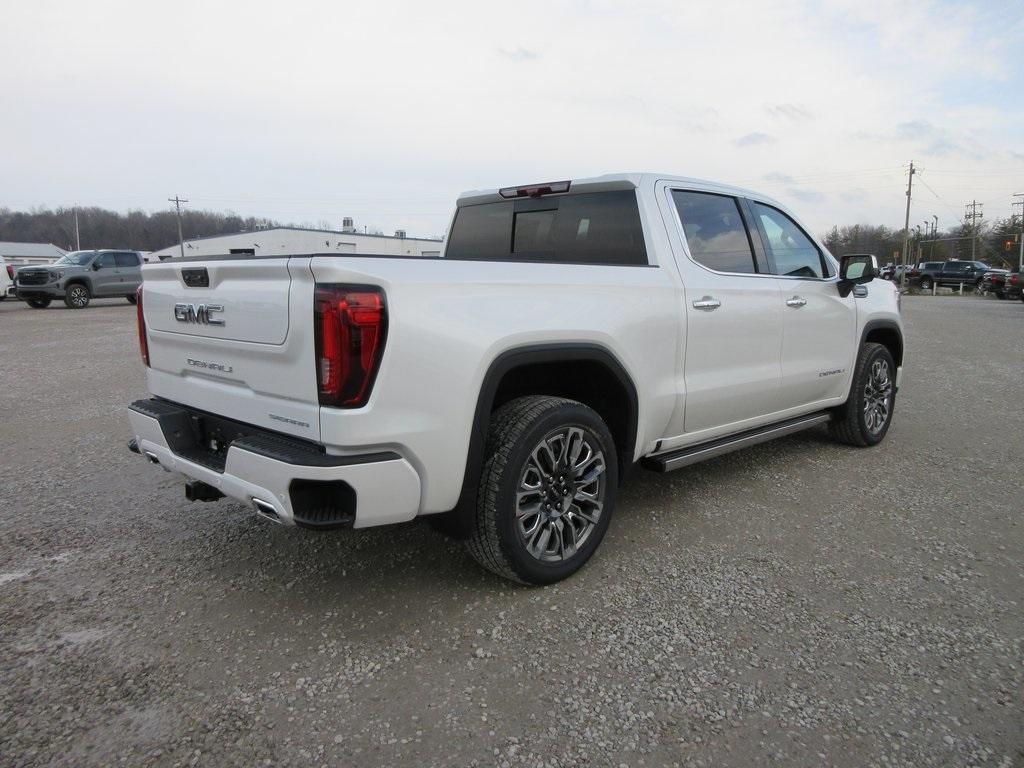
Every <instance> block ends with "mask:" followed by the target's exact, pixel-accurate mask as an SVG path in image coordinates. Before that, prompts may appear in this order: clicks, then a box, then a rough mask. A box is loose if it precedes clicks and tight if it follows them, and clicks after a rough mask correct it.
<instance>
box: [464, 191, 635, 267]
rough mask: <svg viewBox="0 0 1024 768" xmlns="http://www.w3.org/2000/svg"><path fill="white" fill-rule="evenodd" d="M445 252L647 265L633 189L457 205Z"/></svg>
mask: <svg viewBox="0 0 1024 768" xmlns="http://www.w3.org/2000/svg"><path fill="white" fill-rule="evenodd" d="M445 255H446V257H447V258H449V259H472V260H483V261H546V262H557V263H561V264H618V265H645V264H647V249H646V246H645V245H644V234H643V227H642V226H641V224H640V210H639V208H638V206H637V200H636V192H635V191H633V190H623V191H613V192H593V193H585V194H578V195H571V194H570V195H559V196H557V197H541V198H538V199H532V198H530V199H522V200H507V201H501V202H494V203H482V204H480V205H467V206H463V207H461V208H459V209H458V212H457V213H456V215H455V221H454V222H453V224H452V232H451V236H450V237H449V240H448V248H447V250H446V254H445Z"/></svg>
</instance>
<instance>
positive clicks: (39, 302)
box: [25, 299, 51, 309]
mask: <svg viewBox="0 0 1024 768" xmlns="http://www.w3.org/2000/svg"><path fill="white" fill-rule="evenodd" d="M25 301H26V302H27V303H28V305H29V306H30V307H32V309H46V308H47V307H48V306H50V301H51V300H50V299H25Z"/></svg>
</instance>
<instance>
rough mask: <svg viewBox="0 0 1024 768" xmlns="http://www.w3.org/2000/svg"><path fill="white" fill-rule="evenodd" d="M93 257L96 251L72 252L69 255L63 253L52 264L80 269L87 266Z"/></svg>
mask: <svg viewBox="0 0 1024 768" xmlns="http://www.w3.org/2000/svg"><path fill="white" fill-rule="evenodd" d="M95 255H96V251H72V252H71V253H65V254H64V255H63V256H61V257H60V258H59V259H57V261H55V262H53V263H54V264H63V265H65V266H74V267H82V266H85V265H86V264H88V263H89V262H90V261H91V260H92V257H93V256H95Z"/></svg>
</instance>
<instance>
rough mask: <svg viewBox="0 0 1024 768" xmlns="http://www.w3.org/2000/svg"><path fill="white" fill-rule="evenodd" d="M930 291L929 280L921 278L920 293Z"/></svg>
mask: <svg viewBox="0 0 1024 768" xmlns="http://www.w3.org/2000/svg"><path fill="white" fill-rule="evenodd" d="M931 289H932V281H931V280H929V279H928V278H927V277H926V278H923V279H922V280H921V290H922V291H930V290H931Z"/></svg>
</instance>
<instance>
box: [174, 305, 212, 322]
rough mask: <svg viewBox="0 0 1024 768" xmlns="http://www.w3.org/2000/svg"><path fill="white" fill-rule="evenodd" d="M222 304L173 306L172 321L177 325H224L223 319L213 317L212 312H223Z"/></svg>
mask: <svg viewBox="0 0 1024 768" xmlns="http://www.w3.org/2000/svg"><path fill="white" fill-rule="evenodd" d="M223 311H224V305H223V304H175V305H174V319H175V320H177V321H178V322H179V323H199V324H200V325H224V319H223V318H221V317H214V316H213V314H214V312H223Z"/></svg>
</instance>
